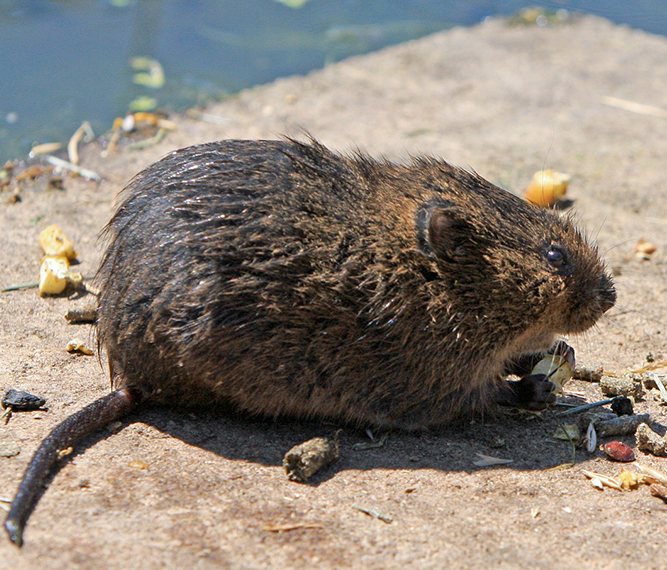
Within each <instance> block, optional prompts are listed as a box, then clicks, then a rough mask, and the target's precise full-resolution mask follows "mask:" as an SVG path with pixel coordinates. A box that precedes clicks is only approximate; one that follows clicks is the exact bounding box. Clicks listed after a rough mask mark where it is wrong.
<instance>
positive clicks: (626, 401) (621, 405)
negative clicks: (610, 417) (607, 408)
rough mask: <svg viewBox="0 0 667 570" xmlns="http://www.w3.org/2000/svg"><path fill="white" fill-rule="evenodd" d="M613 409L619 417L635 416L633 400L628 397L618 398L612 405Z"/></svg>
mask: <svg viewBox="0 0 667 570" xmlns="http://www.w3.org/2000/svg"><path fill="white" fill-rule="evenodd" d="M611 409H612V411H613V412H614V413H615V414H616V415H617V416H631V415H632V414H634V413H635V412H634V409H633V406H632V400H631V399H630V398H628V397H627V396H617V397H616V398H614V401H613V402H612V403H611Z"/></svg>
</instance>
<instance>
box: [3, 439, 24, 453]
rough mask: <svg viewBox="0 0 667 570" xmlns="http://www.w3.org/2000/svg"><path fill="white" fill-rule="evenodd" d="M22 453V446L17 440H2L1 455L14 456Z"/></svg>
mask: <svg viewBox="0 0 667 570" xmlns="http://www.w3.org/2000/svg"><path fill="white" fill-rule="evenodd" d="M19 453H21V446H20V445H19V444H18V443H16V442H15V441H0V457H14V456H15V455H18V454H19Z"/></svg>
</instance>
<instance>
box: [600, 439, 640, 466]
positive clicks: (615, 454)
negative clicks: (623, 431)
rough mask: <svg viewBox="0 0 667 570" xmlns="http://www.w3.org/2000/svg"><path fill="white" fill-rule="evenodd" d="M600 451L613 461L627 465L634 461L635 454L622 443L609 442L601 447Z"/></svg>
mask: <svg viewBox="0 0 667 570" xmlns="http://www.w3.org/2000/svg"><path fill="white" fill-rule="evenodd" d="M602 450H603V451H604V452H605V453H606V454H607V457H609V458H610V459H613V460H614V461H622V462H626V463H627V462H630V461H634V460H635V452H634V451H633V450H632V448H631V447H630V446H629V445H627V444H625V443H623V442H622V441H609V442H607V443H605V444H604V445H603V446H602Z"/></svg>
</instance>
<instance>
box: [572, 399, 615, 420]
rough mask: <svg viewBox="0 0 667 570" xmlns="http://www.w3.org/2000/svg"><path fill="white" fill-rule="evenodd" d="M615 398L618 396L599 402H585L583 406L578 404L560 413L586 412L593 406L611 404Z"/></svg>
mask: <svg viewBox="0 0 667 570" xmlns="http://www.w3.org/2000/svg"><path fill="white" fill-rule="evenodd" d="M615 399H616V398H609V399H608V400H600V401H599V402H593V403H591V404H584V405H583V406H577V407H576V408H572V409H570V410H565V411H564V412H561V413H560V414H559V415H561V416H569V415H571V414H576V413H577V412H585V411H586V410H591V409H593V408H599V407H600V406H606V405H607V404H611V403H612V402H613V401H614V400H615Z"/></svg>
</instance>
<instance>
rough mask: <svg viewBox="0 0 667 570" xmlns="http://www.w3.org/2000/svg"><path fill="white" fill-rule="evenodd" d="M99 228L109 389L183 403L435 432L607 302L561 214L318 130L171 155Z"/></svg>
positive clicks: (434, 163)
mask: <svg viewBox="0 0 667 570" xmlns="http://www.w3.org/2000/svg"><path fill="white" fill-rule="evenodd" d="M107 237H108V240H109V246H108V250H107V253H106V256H105V258H104V260H103V263H102V265H101V269H100V272H99V283H100V287H101V293H100V299H99V302H100V304H99V313H98V332H99V341H100V344H101V345H102V346H103V347H104V349H105V350H106V352H107V354H108V358H109V364H110V369H111V374H112V378H113V381H114V384H115V387H116V388H130V389H131V390H132V391H133V392H136V393H138V394H139V395H140V397H141V399H142V400H144V401H146V402H149V403H159V404H167V405H174V406H179V407H181V406H198V405H205V406H209V405H216V404H232V405H234V406H237V407H238V408H240V409H243V410H246V411H249V412H252V413H259V414H266V415H270V416H276V415H283V414H286V415H296V416H302V417H322V418H324V417H326V418H333V419H337V420H341V421H345V422H351V423H354V424H358V425H364V426H393V427H400V428H405V429H416V428H421V427H427V426H437V425H439V424H442V423H444V422H447V421H449V420H451V419H453V418H456V417H461V416H462V415H468V414H470V413H473V412H476V411H481V410H483V409H484V408H485V407H487V406H488V405H489V404H491V403H492V402H493V401H494V399H495V398H496V395H497V393H498V391H499V390H501V389H502V386H503V384H504V382H503V380H504V378H505V376H506V372H507V370H508V368H509V367H511V364H512V362H513V361H515V360H516V359H519V358H520V357H521V356H522V355H523V354H525V353H528V352H536V351H543V350H546V349H548V348H549V347H550V346H551V345H552V343H553V342H554V338H555V335H557V334H566V333H572V332H580V331H583V330H585V329H587V328H588V327H590V326H592V325H593V324H594V323H595V321H596V320H597V319H598V318H599V317H600V316H601V315H602V313H603V312H604V311H605V310H606V309H608V308H609V307H610V306H611V305H613V303H614V299H615V294H614V291H613V286H612V284H611V280H610V278H609V277H608V276H607V274H606V273H605V270H604V266H603V264H602V262H601V261H600V259H599V257H598V255H597V252H596V250H595V248H593V247H592V246H590V245H589V244H587V243H586V241H585V240H584V239H583V238H582V236H581V235H580V233H579V232H578V231H577V230H576V229H575V227H574V226H573V224H572V223H571V221H570V220H568V219H567V218H563V217H559V216H558V215H557V214H555V213H553V212H551V211H548V210H545V209H540V208H538V207H535V206H533V205H531V204H528V203H526V202H525V201H523V200H521V199H520V198H518V197H516V196H514V195H512V194H510V193H509V192H506V191H504V190H502V189H500V188H498V187H496V186H494V185H492V184H491V183H489V182H487V181H486V180H484V179H482V178H481V177H479V176H477V175H476V174H474V173H470V172H467V171H464V170H461V169H459V168H455V167H453V166H450V165H449V164H447V163H445V162H443V161H441V160H437V159H434V158H416V159H414V160H413V161H412V163H411V164H408V165H396V164H392V163H390V162H386V161H376V160H374V159H372V158H370V157H368V156H365V155H362V154H357V155H353V156H341V155H338V154H335V153H333V152H331V151H329V150H327V149H326V148H325V147H323V146H322V145H320V144H318V143H317V142H315V141H310V142H307V143H301V142H296V141H293V140H284V141H222V142H216V143H207V144H202V145H197V146H193V147H189V148H186V149H182V150H179V151H175V152H173V153H171V154H170V155H168V156H166V157H165V158H164V159H162V160H161V161H159V162H157V163H156V164H154V165H152V166H150V167H149V168H147V169H146V170H144V171H143V172H142V173H140V174H139V175H138V176H136V177H135V178H134V179H133V180H132V182H131V183H130V184H129V185H128V187H127V189H126V191H125V196H124V202H123V203H122V205H121V206H120V208H119V210H118V212H117V213H116V215H115V216H114V217H113V219H112V220H111V222H110V223H109V225H108V227H107ZM554 244H555V245H556V246H559V247H560V248H561V249H562V250H563V251H564V252H565V253H566V256H567V264H565V265H563V266H554V265H553V264H552V263H550V262H549V261H548V260H547V251H548V249H549V247H551V246H553V245H554Z"/></svg>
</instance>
